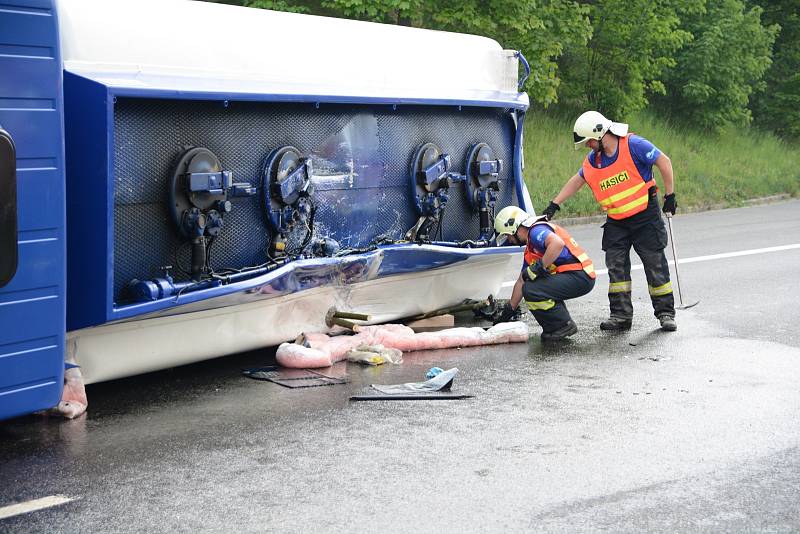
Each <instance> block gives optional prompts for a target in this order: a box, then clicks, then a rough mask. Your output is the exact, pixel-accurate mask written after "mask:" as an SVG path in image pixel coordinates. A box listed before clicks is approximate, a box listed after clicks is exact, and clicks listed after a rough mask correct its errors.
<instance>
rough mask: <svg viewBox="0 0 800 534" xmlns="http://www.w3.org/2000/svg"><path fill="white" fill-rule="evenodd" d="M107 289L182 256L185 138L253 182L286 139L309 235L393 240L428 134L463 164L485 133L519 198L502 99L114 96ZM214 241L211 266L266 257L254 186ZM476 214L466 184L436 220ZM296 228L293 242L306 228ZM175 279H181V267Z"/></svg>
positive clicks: (406, 213)
mask: <svg viewBox="0 0 800 534" xmlns="http://www.w3.org/2000/svg"><path fill="white" fill-rule="evenodd" d="M114 128H115V138H114V177H113V180H114V186H115V194H114V203H115V205H114V291H115V295H118V294H119V291H120V290H121V288H122V287H123V286H124V285H125V284H126V283H127V282H128V281H130V280H131V279H133V278H139V279H143V278H150V277H153V276H160V275H161V274H162V271H161V267H163V266H165V265H172V266H175V267H177V265H178V264H180V265H183V266H188V265H189V250H188V246H185V245H182V243H181V240H180V239H179V237H178V234H177V232H176V230H175V228H174V227H173V223H172V220H171V218H170V215H169V212H168V206H167V198H168V181H169V177H170V176H171V174H172V165H173V162H174V160H175V158H176V156H178V155H179V154H180V153H182V151H183V147H185V146H189V145H192V146H203V147H206V148H208V149H210V150H211V151H213V152H214V153H215V154H216V155H217V157H218V158H219V159H220V161H221V163H222V166H223V168H224V169H225V170H229V171H232V172H233V174H234V180H235V181H237V182H249V183H250V184H252V185H255V186H260V182H261V177H260V173H261V168H262V165H263V160H264V158H265V157H266V155H267V154H268V153H269V152H270V151H271V150H272V149H274V148H278V147H281V146H284V145H293V146H295V147H297V148H299V149H300V150H301V151H302V152H303V153H304V154H309V155H310V156H311V159H312V163H313V166H314V177H313V181H314V184H315V186H316V193H315V194H314V202H315V204H316V206H317V210H316V215H315V218H314V233H315V236H319V237H322V236H327V237H331V238H333V239H336V240H337V241H338V242H339V243H340V244H341V245H342V246H343V247H345V248H358V247H364V246H368V245H369V244H370V242H372V241H373V240H374V239H375V238H376V237H377V236H381V235H386V236H388V237H391V238H395V239H399V238H401V237H402V236H403V234H404V233H405V232H406V230H408V229H409V228H410V227H411V226H412V225H413V224H414V222H415V221H416V219H417V213H416V211H415V208H414V204H413V201H412V198H411V188H410V185H409V178H408V176H409V173H410V166H411V161H412V159H413V156H414V153H415V151H416V150H417V149H418V148H419V147H420V146H421V145H422V144H424V143H427V142H434V143H436V144H438V145H439V146H440V147H441V148H442V150H443V151H444V152H445V153H448V154H450V155H451V158H452V162H453V170H454V171H457V172H460V173H463V172H464V171H465V163H466V162H465V158H466V157H467V155H468V153H469V150H470V147H471V146H472V145H474V144H475V143H478V142H485V143H488V144H489V145H490V146H491V147H492V148H493V149H494V151H495V153H496V154H497V157H499V158H501V159H502V160H503V161H504V166H503V171H502V173H501V176H500V178H501V180H500V184H501V191H500V194H499V198H498V205H499V206H505V205H507V204H510V203H512V202H514V198H515V196H514V187H513V180H512V176H513V174H512V171H511V169H512V150H513V139H514V136H513V133H514V132H513V122H512V120H511V117H510V115H509V114H508V113H506V112H505V111H504V110H499V109H482V108H462V109H461V110H459V109H458V108H457V107H428V106H407V107H400V108H398V109H397V110H393V109H392V108H391V107H390V106H366V105H365V106H354V105H322V106H321V107H320V108H319V109H317V108H316V107H315V106H314V105H313V104H280V103H259V102H231V103H230V105H229V106H228V107H225V106H223V104H222V103H221V102H204V101H178V100H155V99H139V98H121V99H119V100H118V102H117V103H116V106H115V114H114ZM233 205H234V207H233V211H232V212H231V213H229V214H228V215H227V216H226V217H225V228H224V229H223V231H222V233H221V235H220V236H219V237H218V238H217V239H216V242H215V243H214V245H213V248H212V250H211V260H212V264H213V266H214V267H215V268H222V267H233V268H241V267H245V266H249V265H257V264H260V263H263V262H264V261H265V254H266V249H267V247H268V244H269V230H268V227H267V224H266V219H265V216H264V213H263V210H262V208H261V200H260V196H256V197H250V198H244V199H236V200H234V201H233ZM478 227H479V221H478V214H477V213H475V212H473V211H471V209H470V207H469V203H468V201H467V199H466V195H465V191H464V186H463V184H456V185H455V186H454V187H453V188H451V194H450V200H449V202H448V204H447V208H446V211H445V215H444V220H443V232H442V236H443V238H444V239H445V240H454V241H461V240H464V239H476V238H477V236H478V233H479V228H478ZM303 235H304V232H302V231H298V232H296V233H295V234H294V235H293V236H290V246H291V245H292V244H293V243H294V244H296V242H297V241H299V240H301V239H302V238H303ZM173 275H174V276H175V277H176V279H178V280H181V279H186V277H185V276H184V275H182V274H181V273H180V271H179V270H178V269H177V268H176V269H175V270H174V271H173Z"/></svg>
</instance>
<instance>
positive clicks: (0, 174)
mask: <svg viewBox="0 0 800 534" xmlns="http://www.w3.org/2000/svg"><path fill="white" fill-rule="evenodd" d="M62 79H63V75H62V67H61V55H60V51H59V41H58V25H57V21H56V12H55V7H54V5H53V1H52V0H14V2H13V3H0V129H1V130H2V131H0V419H7V418H9V417H14V416H17V415H22V414H26V413H31V412H34V411H36V410H41V409H45V408H50V407H52V406H55V405H56V404H58V401H59V400H60V398H61V391H62V388H63V381H64V336H65V328H66V321H65V313H66V312H65V284H66V247H65V212H64V210H65V198H64V185H65V184H64V134H63V131H64V129H63V110H62V102H63V98H62Z"/></svg>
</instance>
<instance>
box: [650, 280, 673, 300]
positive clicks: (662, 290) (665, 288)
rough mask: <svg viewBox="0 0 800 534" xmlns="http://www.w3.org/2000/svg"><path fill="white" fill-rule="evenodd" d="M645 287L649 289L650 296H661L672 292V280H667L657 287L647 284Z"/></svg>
mask: <svg viewBox="0 0 800 534" xmlns="http://www.w3.org/2000/svg"><path fill="white" fill-rule="evenodd" d="M647 288H648V289H649V290H650V295H651V296H653V297H662V296H664V295H669V294H670V293H672V282H667V283H666V284H664V285H661V286H658V287H653V286H647Z"/></svg>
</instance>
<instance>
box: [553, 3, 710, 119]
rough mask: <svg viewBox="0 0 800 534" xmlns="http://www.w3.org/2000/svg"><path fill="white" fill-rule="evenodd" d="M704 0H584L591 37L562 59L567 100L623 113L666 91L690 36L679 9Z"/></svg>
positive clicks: (684, 11)
mask: <svg viewBox="0 0 800 534" xmlns="http://www.w3.org/2000/svg"><path fill="white" fill-rule="evenodd" d="M700 1H701V0H672V1H670V0H666V1H658V2H652V1H651V0H596V1H592V0H583V3H584V4H585V5H586V6H587V7H588V9H589V19H590V21H591V24H592V32H593V33H592V37H591V39H590V40H589V42H588V45H587V46H586V47H575V48H571V49H569V50H568V51H567V53H566V54H564V57H563V59H562V61H561V66H562V73H563V77H564V86H565V88H564V92H563V97H564V98H563V100H564V101H565V102H566V103H568V104H571V105H572V106H577V107H581V108H585V107H589V108H593V109H597V110H599V111H601V112H603V113H607V114H608V115H610V116H612V117H615V118H618V119H622V118H624V116H625V115H627V114H629V113H631V112H634V111H637V110H640V109H643V108H645V107H646V106H647V105H648V103H649V97H650V96H651V95H653V94H663V93H664V92H665V87H664V84H663V82H662V80H663V75H664V72H665V70H666V69H668V68H670V67H673V66H674V65H675V54H676V52H677V51H678V50H679V49H680V48H681V47H682V46H684V45H685V44H686V43H688V42H689V41H690V40H691V34H690V33H689V32H687V31H686V30H684V29H682V28H681V27H680V26H681V15H684V14H691V13H693V12H696V11H697V10H699V2H700Z"/></svg>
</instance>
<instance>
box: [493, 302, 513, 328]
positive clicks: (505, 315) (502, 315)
mask: <svg viewBox="0 0 800 534" xmlns="http://www.w3.org/2000/svg"><path fill="white" fill-rule="evenodd" d="M516 313H517V310H515V309H514V308H512V307H511V303H510V302H506V303H505V305H504V306H503V308H502V309H501V310H500V311H499V313H497V314H496V315H495V316H494V319H492V324H497V323H507V322H509V321H510V320H511V318H512V317H514V315H516Z"/></svg>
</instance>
